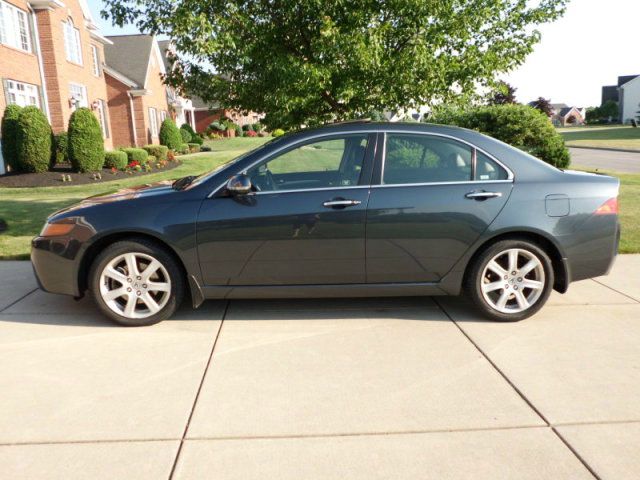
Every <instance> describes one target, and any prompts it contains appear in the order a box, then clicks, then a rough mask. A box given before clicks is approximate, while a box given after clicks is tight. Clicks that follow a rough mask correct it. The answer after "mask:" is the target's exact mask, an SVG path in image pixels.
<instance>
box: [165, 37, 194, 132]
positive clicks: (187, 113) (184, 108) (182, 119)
mask: <svg viewBox="0 0 640 480" xmlns="http://www.w3.org/2000/svg"><path fill="white" fill-rule="evenodd" d="M158 45H159V46H160V52H161V53H162V59H163V61H164V68H165V70H166V71H169V70H170V69H171V68H173V65H172V64H171V62H170V60H169V56H170V55H175V54H176V51H175V48H174V46H173V44H172V43H171V41H170V40H162V41H159V42H158ZM167 100H168V102H169V108H170V109H171V113H172V117H173V119H174V120H175V122H176V124H177V125H178V127H180V126H181V125H183V124H185V123H188V124H189V125H191V128H193V129H194V130H195V129H196V119H195V110H194V107H193V102H192V101H191V99H189V98H186V97H183V96H182V95H180V94H179V93H178V92H177V91H176V90H175V89H174V88H171V87H169V86H167Z"/></svg>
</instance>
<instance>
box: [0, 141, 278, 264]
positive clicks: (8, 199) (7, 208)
mask: <svg viewBox="0 0 640 480" xmlns="http://www.w3.org/2000/svg"><path fill="white" fill-rule="evenodd" d="M267 140H269V138H259V137H256V138H244V137H243V138H234V139H229V140H217V141H211V142H207V144H208V145H209V146H211V147H212V149H213V150H214V151H212V152H203V153H195V154H192V155H184V156H181V157H179V158H180V160H182V165H180V166H179V167H177V168H174V169H173V170H169V171H166V172H158V173H153V174H150V175H145V176H143V177H135V176H133V177H128V178H124V179H121V180H114V181H112V182H105V183H101V184H88V185H76V186H64V187H41V188H0V218H1V219H4V220H5V221H6V222H7V224H8V230H7V231H6V232H4V233H1V234H0V260H9V259H26V258H28V257H29V249H30V241H31V238H33V237H34V236H36V235H37V234H38V232H39V231H40V229H41V228H42V225H43V224H44V221H45V219H46V218H47V216H48V215H50V214H51V213H53V212H55V211H56V210H59V209H61V208H64V207H66V206H69V205H71V204H73V203H76V202H78V201H79V200H82V199H83V198H87V197H90V196H92V195H98V194H102V193H108V192H112V191H115V190H118V189H120V188H125V187H130V186H132V185H140V184H143V183H151V182H158V181H161V180H167V179H175V178H180V177H184V176H186V175H198V174H200V173H203V172H206V171H208V170H211V169H213V168H215V167H216V166H218V165H221V164H222V163H225V162H228V161H229V160H231V159H233V158H235V157H237V156H238V155H240V154H242V153H244V152H246V151H247V150H250V149H252V148H255V147H257V146H259V145H261V144H263V143H264V142H265V141H267Z"/></svg>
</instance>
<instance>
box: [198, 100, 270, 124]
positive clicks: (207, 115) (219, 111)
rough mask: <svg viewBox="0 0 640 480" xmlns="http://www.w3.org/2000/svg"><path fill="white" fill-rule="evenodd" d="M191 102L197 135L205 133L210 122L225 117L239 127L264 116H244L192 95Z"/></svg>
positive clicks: (253, 114) (251, 114)
mask: <svg viewBox="0 0 640 480" xmlns="http://www.w3.org/2000/svg"><path fill="white" fill-rule="evenodd" d="M191 100H192V102H193V110H194V112H195V122H196V128H195V130H196V132H198V133H203V132H206V131H207V128H208V127H209V125H211V123H212V122H215V121H216V120H220V119H222V118H225V117H226V118H228V119H229V120H231V121H233V122H234V123H236V124H237V125H240V126H244V125H248V124H252V123H257V122H259V121H260V120H261V119H262V118H264V114H260V113H256V112H248V113H246V114H244V113H241V112H238V111H236V110H230V109H226V108H221V107H220V106H219V105H217V104H215V103H207V102H205V101H204V100H202V99H201V98H200V97H198V96H196V95H193V96H192V98H191Z"/></svg>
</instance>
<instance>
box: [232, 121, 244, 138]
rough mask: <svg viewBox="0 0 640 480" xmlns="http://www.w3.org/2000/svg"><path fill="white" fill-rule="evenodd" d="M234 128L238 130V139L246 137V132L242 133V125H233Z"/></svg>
mask: <svg viewBox="0 0 640 480" xmlns="http://www.w3.org/2000/svg"><path fill="white" fill-rule="evenodd" d="M233 128H235V129H236V137H242V136H244V132H243V131H242V127H241V126H240V125H236V124H233Z"/></svg>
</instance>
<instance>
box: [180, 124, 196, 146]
mask: <svg viewBox="0 0 640 480" xmlns="http://www.w3.org/2000/svg"><path fill="white" fill-rule="evenodd" d="M180 136H181V137H182V141H183V142H184V143H189V142H191V139H192V138H193V135H191V134H190V133H189V132H188V131H187V130H185V129H184V128H181V129H180Z"/></svg>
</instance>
